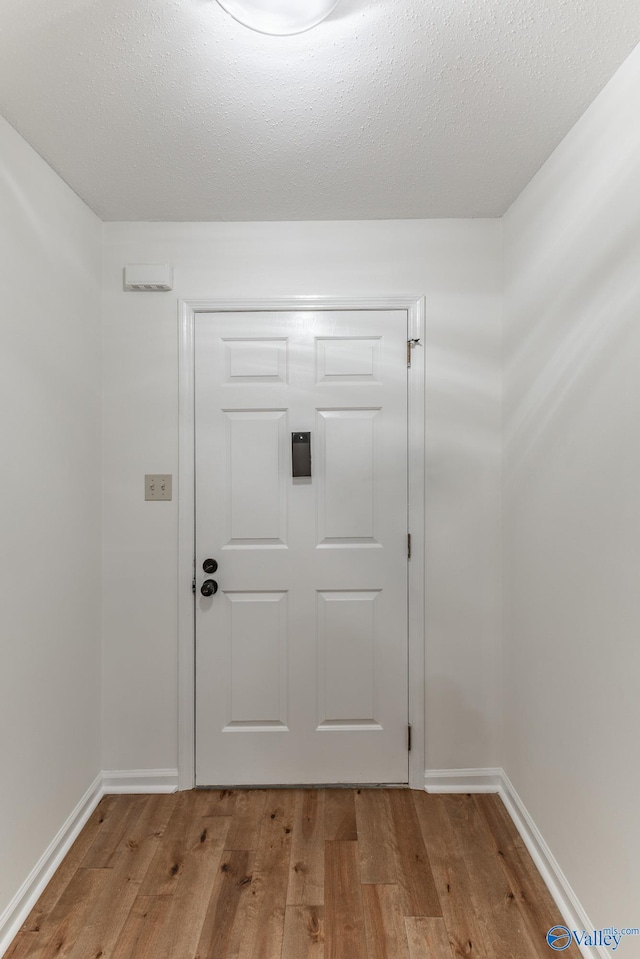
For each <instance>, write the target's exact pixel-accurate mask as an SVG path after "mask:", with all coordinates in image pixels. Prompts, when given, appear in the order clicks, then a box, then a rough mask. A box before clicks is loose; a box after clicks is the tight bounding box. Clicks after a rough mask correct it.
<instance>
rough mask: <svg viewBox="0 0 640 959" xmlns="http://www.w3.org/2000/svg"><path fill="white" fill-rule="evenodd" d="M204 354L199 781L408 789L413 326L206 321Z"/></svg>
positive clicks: (370, 318)
mask: <svg viewBox="0 0 640 959" xmlns="http://www.w3.org/2000/svg"><path fill="white" fill-rule="evenodd" d="M195 347H196V348H195V356H196V361H195V362H196V366H195V384H196V389H195V422H196V437H195V439H196V573H195V589H196V783H197V784H198V785H232V784H235V785H242V784H258V783H260V784H268V783H271V784H276V783H281V784H291V783H341V782H349V783H375V782H380V783H403V782H407V778H408V752H407V706H408V704H407V653H408V642H407V314H406V312H405V311H401V310H397V311H394V310H349V311H330V310H317V311H314V312H277V313H276V312H260V313H228V314H225V313H213V312H212V313H199V314H198V315H197V318H196V332H195ZM306 433H309V434H310V436H309V440H310V451H311V470H310V472H311V475H310V476H304V475H302V476H293V475H292V472H293V469H292V467H293V462H294V460H295V461H296V462H298V454H300V459H301V467H302V471H303V472H305V456H304V453H305V450H304V440H305V439H306V437H305V436H304V434H306ZM295 434H300V435H299V436H295ZM292 436H294V437H295V439H296V441H302V443H301V446H300V447H299V448H298V449H296V453H295V456H293V455H292V450H293V448H294V445H295V444H294V443H293V442H292ZM208 560H212V561H214V562H213V563H211V564H207V561H208ZM215 564H217V568H216V569H215V571H213V572H206V571H205V566H207V565H208V566H209V567H210V568H211V567H213V566H215ZM212 584H215V587H217V589H216V591H215V592H212V593H211V595H203V591H204V594H206V593H207V592H211V591H212V590H213V589H214V588H215V587H214V585H212Z"/></svg>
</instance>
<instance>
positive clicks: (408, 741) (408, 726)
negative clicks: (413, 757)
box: [407, 723, 411, 752]
mask: <svg viewBox="0 0 640 959" xmlns="http://www.w3.org/2000/svg"><path fill="white" fill-rule="evenodd" d="M407 752H411V723H407Z"/></svg>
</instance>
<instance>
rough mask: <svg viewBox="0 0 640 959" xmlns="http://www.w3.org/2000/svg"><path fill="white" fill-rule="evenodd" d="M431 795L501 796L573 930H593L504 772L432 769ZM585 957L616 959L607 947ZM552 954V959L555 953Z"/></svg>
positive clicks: (428, 774) (590, 949)
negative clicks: (486, 794) (476, 794)
mask: <svg viewBox="0 0 640 959" xmlns="http://www.w3.org/2000/svg"><path fill="white" fill-rule="evenodd" d="M424 783H425V786H424V788H425V790H426V791H427V792H429V793H498V794H499V796H500V798H501V799H502V801H503V803H504V805H505V807H506V809H507V812H508V813H509V815H510V816H511V818H512V820H513V822H514V825H515V827H516V829H517V830H518V832H519V834H520V836H521V838H522V841H523V842H524V844H525V846H526V847H527V849H528V850H529V853H530V855H531V858H532V859H533V861H534V863H535V864H536V867H537V869H538V872H539V873H540V875H541V876H542V879H543V881H544V883H545V885H546V887H547V889H548V890H549V892H550V893H551V895H552V897H553V900H554V902H555V904H556V906H557V907H558V910H559V911H560V915H561V916H562V919H563V921H564V924H565V925H566V926H567V927H568V928H569V929H577V930H583V929H587V930H590V929H593V928H594V926H593V924H592V922H591V920H590V919H589V917H588V916H587V914H586V912H585V910H584V908H583V907H582V904H581V903H580V900H579V899H578V897H577V896H576V894H575V892H574V891H573V889H572V887H571V884H570V883H569V880H568V879H567V877H566V876H565V874H564V873H563V871H562V869H561V868H560V866H559V864H558V861H557V860H556V858H555V856H554V855H553V853H552V852H551V850H550V849H549V846H548V845H547V843H546V842H545V839H544V837H543V835H542V833H541V832H540V830H539V829H538V827H537V826H536V824H535V822H534V821H533V818H532V817H531V814H530V813H529V811H528V810H527V808H526V806H525V804H524V803H523V801H522V799H521V798H520V796H519V795H518V793H517V792H516V790H515V787H514V785H513V783H512V782H511V780H510V779H509V777H508V776H507V774H506V772H505V771H504V769H428V770H426V771H425V776H424ZM578 948H579V949H580V952H581V953H582V955H583V956H589V957H590V959H594V956H597V957H598V959H612V955H611V953H610V952H609V950H608V949H606V948H605V947H604V946H583V947H578ZM549 954H550V955H552V952H551V950H550V951H549Z"/></svg>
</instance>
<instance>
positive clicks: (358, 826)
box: [6, 789, 579, 959]
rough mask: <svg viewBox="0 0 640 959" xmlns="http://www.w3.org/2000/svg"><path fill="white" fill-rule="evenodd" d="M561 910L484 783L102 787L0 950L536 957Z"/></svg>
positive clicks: (21, 957) (210, 958)
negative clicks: (438, 788) (171, 789)
mask: <svg viewBox="0 0 640 959" xmlns="http://www.w3.org/2000/svg"><path fill="white" fill-rule="evenodd" d="M560 921H561V919H560V916H559V914H558V912H557V909H556V907H555V906H554V903H553V901H552V899H551V897H550V895H549V892H548V891H547V889H546V887H545V886H544V884H543V882H542V880H541V878H540V875H539V874H538V872H537V871H536V869H535V866H534V864H533V862H532V861H531V858H530V857H529V855H528V853H527V851H526V849H525V847H524V845H523V843H522V841H521V839H520V837H519V836H518V834H517V832H516V830H515V828H514V826H513V823H512V822H511V820H510V818H509V816H508V814H507V812H506V810H505V808H504V806H503V805H502V803H501V801H500V799H499V798H498V797H497V796H491V795H488V796H429V795H427V794H426V793H420V792H411V791H409V790H401V789H384V790H383V789H371V790H366V789H362V790H360V789H355V790H354V789H317V790H316V789H309V790H302V789H291V790H288V789H283V790H258V789H256V790H222V791H220V790H218V791H201V790H197V791H194V792H185V793H177V794H174V795H170V796H107V797H105V798H104V799H103V800H102V802H101V803H100V805H99V806H98V808H97V809H96V811H95V812H94V813H93V815H92V817H91V819H90V821H89V822H88V823H87V825H86V826H85V828H84V830H83V831H82V833H81V834H80V836H79V837H78V839H77V841H76V842H75V844H74V846H73V848H72V849H71V851H70V852H69V854H68V855H67V857H66V859H65V860H64V862H63V863H62V865H61V866H60V868H59V869H58V871H57V872H56V874H55V876H54V877H53V879H52V880H51V882H50V884H49V885H48V886H47V888H46V890H45V891H44V893H43V895H42V896H41V898H40V900H39V901H38V903H37V905H36V906H35V908H34V910H33V911H32V913H31V915H30V916H29V918H28V919H27V921H26V923H25V924H24V926H23V929H22V930H21V932H20V933H19V934H18V936H17V938H16V939H15V941H14V942H13V944H12V945H11V947H10V948H9V951H8V953H7V957H6V959H27V957H28V959H458V957H471V959H549V956H550V955H551V952H550V949H549V946H548V945H547V943H546V938H545V937H546V933H547V931H548V930H549V929H550V927H551V926H553V925H555V924H556V923H558V922H560ZM563 955H564V956H566V957H567V959H579V952H578V950H577V948H576V947H575V946H572V947H570V948H569V949H567V950H566V951H565V952H564V953H563Z"/></svg>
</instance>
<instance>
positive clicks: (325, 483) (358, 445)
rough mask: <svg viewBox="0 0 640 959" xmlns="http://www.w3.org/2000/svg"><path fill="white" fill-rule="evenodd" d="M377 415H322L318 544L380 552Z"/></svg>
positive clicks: (343, 412) (333, 412)
mask: <svg viewBox="0 0 640 959" xmlns="http://www.w3.org/2000/svg"><path fill="white" fill-rule="evenodd" d="M379 412H380V410H378V409H347V410H319V411H318V440H319V453H320V455H319V464H320V465H319V473H318V478H317V479H318V542H319V545H320V546H367V545H369V546H376V545H379V544H378V542H377V539H376V516H375V504H376V495H375V494H376V490H375V481H376V477H375V459H376V450H375V440H376V420H377V417H378V414H379Z"/></svg>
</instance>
